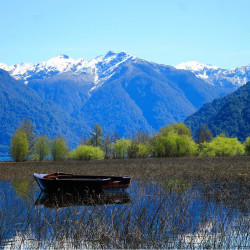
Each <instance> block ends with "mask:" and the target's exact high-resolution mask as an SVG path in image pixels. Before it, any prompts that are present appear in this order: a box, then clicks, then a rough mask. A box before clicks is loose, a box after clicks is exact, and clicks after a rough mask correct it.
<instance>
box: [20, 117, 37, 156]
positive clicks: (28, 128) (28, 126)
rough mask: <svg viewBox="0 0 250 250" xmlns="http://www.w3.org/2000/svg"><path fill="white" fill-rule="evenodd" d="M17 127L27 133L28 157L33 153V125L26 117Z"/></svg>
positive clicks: (34, 136)
mask: <svg viewBox="0 0 250 250" xmlns="http://www.w3.org/2000/svg"><path fill="white" fill-rule="evenodd" d="M19 129H20V130H22V131H24V132H25V133H26V135H27V140H28V143H29V153H28V157H30V156H31V155H32V154H33V153H34V146H35V138H36V135H35V132H34V130H35V125H34V124H33V123H32V122H31V121H30V120H29V119H27V118H24V119H23V122H22V123H21V124H20V125H19Z"/></svg>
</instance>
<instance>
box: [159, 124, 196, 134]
mask: <svg viewBox="0 0 250 250" xmlns="http://www.w3.org/2000/svg"><path fill="white" fill-rule="evenodd" d="M172 132H175V133H176V134H177V135H187V136H190V137H191V130H190V129H189V128H188V127H187V126H186V125H185V124H184V123H183V122H180V123H173V125H166V126H165V127H163V128H161V129H160V132H159V134H158V135H160V136H167V135H168V134H169V133H172Z"/></svg>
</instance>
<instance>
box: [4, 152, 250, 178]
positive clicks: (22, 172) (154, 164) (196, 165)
mask: <svg viewBox="0 0 250 250" xmlns="http://www.w3.org/2000/svg"><path fill="white" fill-rule="evenodd" d="M35 172H36V173H53V172H66V173H74V174H86V175H120V176H131V177H132V178H137V179H141V178H146V179H148V178H150V179H155V178H156V179H158V178H169V177H170V178H185V179H192V180H194V181H196V180H197V181H198V180H210V181H216V180H217V179H218V178H219V179H225V180H227V179H235V180H247V181H249V179H250V178H249V176H250V156H237V157H213V158H205V157H204V158H198V157H194V158H191V157H180V158H146V159H115V160H114V159H113V160H95V161H94V160H93V161H70V160H65V161H42V162H39V161H28V162H12V161H11V162H7V161H6V162H0V178H1V179H27V178H32V176H33V173H35Z"/></svg>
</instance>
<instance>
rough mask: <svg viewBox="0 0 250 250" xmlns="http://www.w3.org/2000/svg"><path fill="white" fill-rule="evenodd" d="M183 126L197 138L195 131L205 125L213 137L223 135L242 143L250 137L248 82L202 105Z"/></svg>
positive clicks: (249, 84) (249, 91)
mask: <svg viewBox="0 0 250 250" xmlns="http://www.w3.org/2000/svg"><path fill="white" fill-rule="evenodd" d="M185 124H186V125H187V127H189V128H190V129H191V131H192V134H193V135H194V137H195V138H197V131H198V129H199V128H200V127H202V126H203V125H207V126H208V128H209V129H210V130H211V131H212V133H213V135H214V136H216V135H219V134H220V133H225V135H226V136H228V137H237V138H238V139H239V140H240V141H241V142H244V141H245V140H246V138H247V137H249V136H250V82H248V83H246V84H245V85H244V86H242V87H241V88H239V89H238V90H236V91H235V92H233V93H231V94H229V95H227V96H225V97H222V98H218V99H215V100H214V101H213V102H211V103H206V104H204V105H203V106H202V107H201V108H200V110H198V111H197V112H195V113H194V114H192V115H191V116H189V117H188V118H187V119H186V120H185Z"/></svg>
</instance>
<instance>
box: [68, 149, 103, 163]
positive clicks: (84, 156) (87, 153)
mask: <svg viewBox="0 0 250 250" xmlns="http://www.w3.org/2000/svg"><path fill="white" fill-rule="evenodd" d="M71 158H73V159H76V160H101V159H104V152H103V151H102V150H101V149H100V148H99V147H94V146H91V145H89V146H88V145H80V146H78V147H77V148H76V149H75V150H74V151H73V152H72V153H71Z"/></svg>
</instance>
